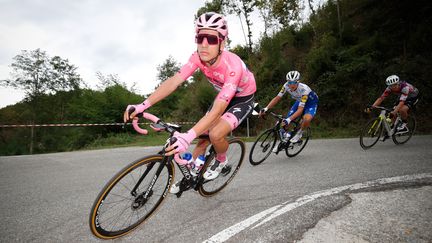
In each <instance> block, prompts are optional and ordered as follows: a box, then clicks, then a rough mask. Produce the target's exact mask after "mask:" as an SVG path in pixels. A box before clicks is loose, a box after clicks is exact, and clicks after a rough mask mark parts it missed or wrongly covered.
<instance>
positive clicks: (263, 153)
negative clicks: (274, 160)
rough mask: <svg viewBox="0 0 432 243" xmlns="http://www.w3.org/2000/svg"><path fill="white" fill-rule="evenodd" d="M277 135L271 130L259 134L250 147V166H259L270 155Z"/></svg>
mask: <svg viewBox="0 0 432 243" xmlns="http://www.w3.org/2000/svg"><path fill="white" fill-rule="evenodd" d="M276 139H277V134H276V132H275V131H274V130H273V128H270V129H267V130H266V131H264V132H263V133H261V134H260V135H259V136H258V138H257V140H256V141H255V142H254V144H253V145H252V149H251V151H250V153H249V162H250V163H251V164H252V165H259V164H261V163H262V162H263V161H264V160H265V159H267V158H268V156H269V155H270V154H271V152H272V149H273V147H274V146H275V144H276Z"/></svg>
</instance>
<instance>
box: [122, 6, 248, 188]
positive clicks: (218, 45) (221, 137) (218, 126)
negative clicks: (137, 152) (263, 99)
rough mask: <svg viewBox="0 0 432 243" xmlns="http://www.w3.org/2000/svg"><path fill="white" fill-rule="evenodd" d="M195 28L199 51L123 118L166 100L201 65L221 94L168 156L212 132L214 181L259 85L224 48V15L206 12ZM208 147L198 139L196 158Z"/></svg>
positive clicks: (180, 136) (210, 174) (210, 175)
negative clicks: (204, 134)
mask: <svg viewBox="0 0 432 243" xmlns="http://www.w3.org/2000/svg"><path fill="white" fill-rule="evenodd" d="M195 31H196V36H195V42H196V43H197V51H196V52H194V53H193V54H192V56H191V57H190V58H189V61H188V63H187V64H185V65H184V66H183V67H182V68H181V69H180V71H179V72H178V73H177V74H175V75H174V76H172V77H170V78H169V79H167V80H166V81H164V82H163V83H162V84H161V85H160V86H159V87H158V88H157V89H156V91H155V92H154V93H153V94H151V95H150V96H149V97H148V98H147V99H146V100H145V101H144V102H143V103H142V104H136V105H129V106H128V107H127V108H126V111H125V113H124V116H123V118H124V121H125V122H126V121H128V120H130V119H133V118H134V117H135V116H136V115H138V114H140V113H142V112H144V111H145V110H146V109H148V108H149V107H150V106H151V105H154V104H156V103H157V102H159V101H160V100H162V99H164V98H165V97H166V96H168V95H169V94H171V93H172V92H174V91H175V90H176V89H177V87H178V86H179V85H181V84H182V83H183V82H185V81H186V79H187V78H189V77H190V76H191V75H192V74H193V73H194V72H195V71H196V70H197V69H198V68H199V69H200V70H201V71H202V72H203V73H204V74H205V76H207V78H208V81H209V82H210V83H211V84H212V85H213V86H214V87H215V88H216V89H217V90H218V91H219V94H218V95H217V96H216V98H215V100H214V102H213V104H212V106H211V107H210V108H209V111H208V112H207V114H206V115H205V116H204V117H202V118H201V119H200V120H199V121H198V122H197V124H195V126H193V127H192V128H191V129H190V130H189V131H187V132H186V133H175V134H174V137H175V138H177V141H176V142H175V143H174V144H172V145H171V146H169V147H167V148H166V152H167V153H166V155H172V154H175V153H182V152H185V151H186V149H187V148H188V147H189V145H190V143H191V142H192V140H194V139H195V138H196V137H197V136H198V135H200V134H203V133H207V132H208V134H209V137H210V141H211V143H212V144H213V146H214V148H215V150H216V153H217V155H216V160H215V163H214V164H213V165H211V166H209V167H208V169H207V171H206V172H205V173H204V178H205V179H208V180H211V179H214V178H216V177H217V176H218V175H219V173H220V172H221V170H222V168H223V167H224V166H225V165H226V164H227V163H228V161H227V158H226V151H227V150H228V142H227V140H226V139H225V137H226V136H227V135H228V134H229V133H230V132H231V131H232V130H234V129H235V128H236V127H237V126H238V125H239V124H240V123H241V122H242V121H243V120H244V119H245V118H246V117H248V116H249V115H250V114H251V112H252V109H253V101H254V93H255V91H256V84H255V78H254V75H253V74H252V73H251V72H250V71H249V70H248V69H247V68H246V65H245V64H244V63H243V61H242V60H241V59H240V58H239V57H238V56H237V55H235V54H234V53H231V52H229V51H226V50H224V48H225V41H226V38H227V36H228V26H227V23H226V21H225V19H224V17H223V16H222V15H220V14H218V13H214V12H208V13H204V14H202V15H201V16H200V17H199V18H198V19H197V20H196V22H195ZM131 108H134V111H133V112H132V113H130V112H129V111H131ZM207 146H208V142H207V141H206V140H200V141H198V144H197V146H196V148H195V149H194V152H193V158H194V159H196V157H198V156H199V155H200V154H203V153H204V152H205V149H206V147H207ZM179 185H180V181H179V182H177V183H175V184H174V185H173V187H172V188H171V190H170V192H171V193H177V192H178V191H179Z"/></svg>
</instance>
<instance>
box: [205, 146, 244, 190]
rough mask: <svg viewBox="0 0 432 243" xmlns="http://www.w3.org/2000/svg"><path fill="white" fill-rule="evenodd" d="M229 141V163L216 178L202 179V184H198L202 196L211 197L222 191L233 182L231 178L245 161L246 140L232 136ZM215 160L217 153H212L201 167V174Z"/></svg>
mask: <svg viewBox="0 0 432 243" xmlns="http://www.w3.org/2000/svg"><path fill="white" fill-rule="evenodd" d="M228 143H229V147H228V151H227V153H226V155H227V160H228V164H227V165H225V167H224V168H223V169H222V171H221V173H220V175H219V176H218V177H217V178H216V179H214V180H209V181H203V180H204V179H203V178H202V180H201V181H200V182H199V183H200V185H199V186H198V192H199V194H201V195H202V196H205V197H209V196H213V195H214V194H216V193H218V192H220V191H221V190H222V189H223V188H224V187H226V186H227V185H228V183H230V182H231V180H232V179H233V178H234V176H235V175H236V174H237V172H238V170H239V169H240V166H241V165H242V163H243V159H244V156H245V151H246V148H245V144H244V142H243V141H242V140H240V139H238V138H231V139H230V140H229V141H228ZM214 161H215V154H214V153H212V154H211V155H209V157H208V159H207V161H206V163H205V164H204V166H203V168H202V169H201V172H200V176H202V174H203V173H204V172H205V171H206V169H207V167H209V166H211V165H212V164H213V163H214Z"/></svg>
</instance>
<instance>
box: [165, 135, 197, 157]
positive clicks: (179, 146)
mask: <svg viewBox="0 0 432 243" xmlns="http://www.w3.org/2000/svg"><path fill="white" fill-rule="evenodd" d="M173 138H176V141H175V142H174V143H173V144H171V145H170V146H168V147H167V148H166V149H165V151H166V152H167V153H166V154H165V155H173V154H176V153H183V152H185V151H186V150H187V148H188V147H189V145H190V143H191V142H192V140H194V139H195V138H196V133H195V131H194V130H193V129H190V130H189V131H188V132H186V133H179V132H175V133H174V136H173Z"/></svg>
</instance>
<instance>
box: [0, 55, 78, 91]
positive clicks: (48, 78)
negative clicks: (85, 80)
mask: <svg viewBox="0 0 432 243" xmlns="http://www.w3.org/2000/svg"><path fill="white" fill-rule="evenodd" d="M13 60H14V62H13V63H12V65H11V67H12V69H13V72H12V79H6V80H2V82H0V85H1V86H8V87H13V88H18V89H22V90H24V91H25V92H26V95H27V96H28V97H29V98H32V97H37V96H40V95H41V94H46V93H55V92H56V91H59V90H73V89H77V88H79V86H80V84H81V82H82V79H81V77H80V75H79V74H78V73H77V72H76V69H77V67H75V66H74V65H72V64H70V63H69V61H68V60H67V59H62V58H61V57H59V56H55V57H52V58H50V57H49V56H48V55H47V54H46V52H45V51H41V50H40V49H36V50H34V51H27V50H24V51H22V53H21V54H19V55H17V56H15V57H14V58H13Z"/></svg>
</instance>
